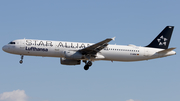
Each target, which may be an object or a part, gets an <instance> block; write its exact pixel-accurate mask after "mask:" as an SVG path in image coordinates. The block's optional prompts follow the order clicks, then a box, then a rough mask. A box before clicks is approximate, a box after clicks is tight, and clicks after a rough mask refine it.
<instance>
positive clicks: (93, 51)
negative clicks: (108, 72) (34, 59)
mask: <svg viewBox="0 0 180 101" xmlns="http://www.w3.org/2000/svg"><path fill="white" fill-rule="evenodd" d="M173 29H174V26H167V27H166V28H164V30H163V31H162V32H161V33H160V34H159V35H158V36H157V37H156V38H155V39H154V40H153V41H152V42H151V43H150V44H149V45H148V46H146V47H139V46H135V45H128V46H123V45H109V44H108V42H110V41H111V40H115V37H114V38H107V39H105V40H103V41H101V42H98V43H95V44H94V43H81V42H65V41H49V40H33V39H19V40H14V41H11V42H10V43H9V44H7V45H5V46H3V48H2V49H3V50H4V51H5V52H8V53H12V54H18V55H21V60H20V63H21V64H22V63H23V56H24V55H29V56H43V57H59V58H60V62H61V64H63V65H80V64H81V60H82V61H83V62H84V63H85V66H84V69H85V70H88V69H89V67H90V66H91V65H92V61H97V60H108V61H141V60H148V59H155V58H161V57H166V56H170V55H175V54H176V52H175V51H173V50H174V49H175V48H169V49H168V46H169V42H170V39H171V35H172V32H173Z"/></svg>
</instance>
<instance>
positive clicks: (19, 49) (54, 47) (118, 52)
mask: <svg viewBox="0 0 180 101" xmlns="http://www.w3.org/2000/svg"><path fill="white" fill-rule="evenodd" d="M13 42H15V44H7V45H5V46H4V47H3V50H4V51H6V52H8V53H12V54H18V55H29V56H43V57H65V56H64V52H66V51H77V50H80V49H83V48H85V47H88V46H90V45H93V43H81V42H65V41H47V40H32V39H19V40H15V41H13ZM162 50H164V49H159V48H149V47H138V46H134V45H128V46H123V45H108V46H107V47H106V48H104V49H102V50H101V51H100V52H98V53H97V54H96V57H95V58H93V59H92V61H96V60H109V61H141V60H148V59H154V58H160V57H166V56H170V55H174V54H176V52H175V51H169V52H166V53H163V54H162V53H158V52H159V51H162ZM81 60H83V59H81Z"/></svg>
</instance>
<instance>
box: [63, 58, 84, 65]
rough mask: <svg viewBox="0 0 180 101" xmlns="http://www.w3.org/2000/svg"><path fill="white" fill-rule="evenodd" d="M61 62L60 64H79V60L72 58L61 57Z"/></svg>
mask: <svg viewBox="0 0 180 101" xmlns="http://www.w3.org/2000/svg"><path fill="white" fill-rule="evenodd" d="M61 64H62V65H80V64H81V60H72V59H65V58H61Z"/></svg>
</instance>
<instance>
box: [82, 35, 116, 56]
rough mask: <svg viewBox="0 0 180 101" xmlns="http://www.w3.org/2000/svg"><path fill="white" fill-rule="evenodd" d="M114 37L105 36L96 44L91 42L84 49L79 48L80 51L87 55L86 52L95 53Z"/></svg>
mask: <svg viewBox="0 0 180 101" xmlns="http://www.w3.org/2000/svg"><path fill="white" fill-rule="evenodd" d="M114 39H115V37H114V38H107V39H105V40H103V41H101V42H98V43H96V44H93V45H91V46H88V47H86V48H84V49H81V50H79V52H80V53H82V54H83V55H87V54H96V53H97V52H99V51H101V50H102V49H103V48H105V47H106V46H107V45H108V42H110V41H111V40H114Z"/></svg>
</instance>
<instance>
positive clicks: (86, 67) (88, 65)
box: [83, 61, 92, 70]
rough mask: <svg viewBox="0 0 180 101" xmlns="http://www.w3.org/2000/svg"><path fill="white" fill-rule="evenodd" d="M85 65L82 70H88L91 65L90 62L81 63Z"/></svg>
mask: <svg viewBox="0 0 180 101" xmlns="http://www.w3.org/2000/svg"><path fill="white" fill-rule="evenodd" d="M83 62H84V63H85V64H86V65H85V66H84V70H88V69H89V67H90V66H91V65H92V62H91V61H88V62H87V61H83Z"/></svg>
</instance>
